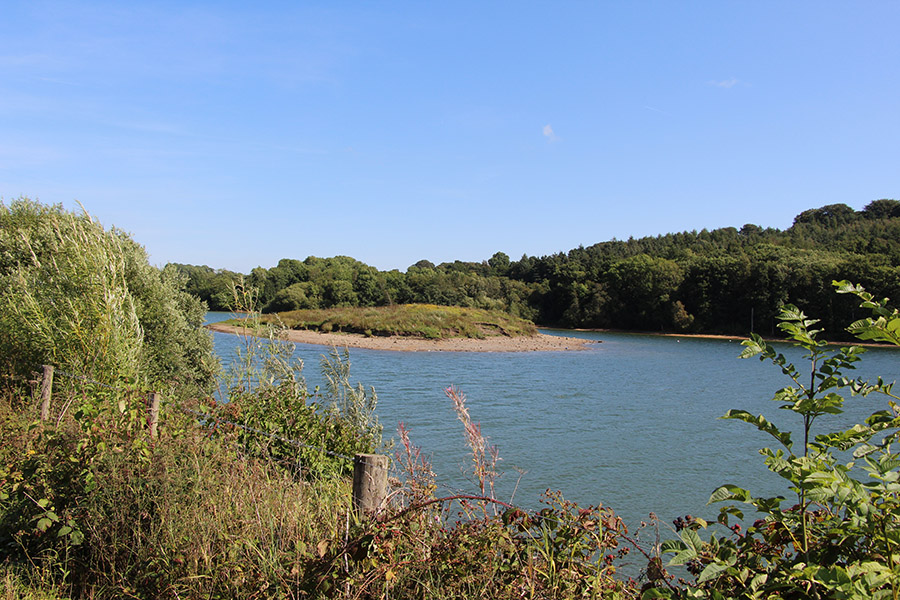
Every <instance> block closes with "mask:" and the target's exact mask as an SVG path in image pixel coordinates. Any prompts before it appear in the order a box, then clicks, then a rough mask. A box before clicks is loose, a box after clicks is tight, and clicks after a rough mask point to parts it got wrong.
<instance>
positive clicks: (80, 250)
mask: <svg viewBox="0 0 900 600" xmlns="http://www.w3.org/2000/svg"><path fill="white" fill-rule="evenodd" d="M184 283H185V278H183V277H182V276H181V275H179V273H178V272H177V270H176V269H174V268H171V269H167V270H164V271H161V270H159V269H157V268H155V267H152V266H151V265H150V264H149V262H148V260H147V254H146V252H145V251H144V249H143V248H142V247H141V246H140V245H138V244H137V243H135V242H134V241H133V240H132V239H131V238H130V237H129V236H128V235H126V234H125V233H123V232H121V231H118V230H115V229H112V230H109V231H107V230H104V228H103V227H102V226H101V225H100V224H99V223H97V222H95V221H94V220H93V219H92V218H91V216H90V215H88V214H87V213H86V212H82V213H81V214H74V213H70V212H67V211H65V210H63V208H62V207H61V206H44V205H41V204H39V203H37V202H33V201H31V200H28V199H26V198H22V199H19V200H16V201H13V202H12V203H11V204H10V205H9V206H7V205H5V204H2V203H0V356H2V358H0V361H2V363H0V370H2V372H3V373H4V374H7V375H15V376H25V375H29V374H30V373H31V372H32V371H34V370H36V369H38V368H39V367H40V365H41V364H52V365H55V366H57V367H61V368H63V369H65V370H67V371H70V372H72V373H74V374H78V375H83V376H87V377H90V378H92V379H96V380H98V381H103V382H107V381H114V380H116V379H117V378H120V377H125V378H137V379H142V380H146V381H153V382H161V381H172V380H175V379H178V380H180V381H182V382H185V381H191V382H194V383H196V384H198V385H200V386H202V387H204V388H208V387H209V386H210V385H211V384H212V382H213V375H214V373H215V371H216V369H217V364H216V361H215V360H214V358H213V355H212V339H211V336H210V335H209V333H208V332H206V331H205V330H204V329H203V328H202V324H203V318H204V313H205V310H206V308H205V306H204V305H203V304H202V303H201V302H200V301H199V300H197V299H196V298H194V297H192V296H191V295H189V294H187V293H186V292H184V291H183V289H182V287H183V285H184Z"/></svg>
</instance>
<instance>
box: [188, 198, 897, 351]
mask: <svg viewBox="0 0 900 600" xmlns="http://www.w3.org/2000/svg"><path fill="white" fill-rule="evenodd" d="M898 207H900V201H897V200H889V199H881V200H875V201H873V202H871V203H869V204H868V205H866V207H865V208H863V209H862V210H861V211H855V210H853V209H852V208H850V207H849V206H847V205H845V204H833V205H828V206H824V207H821V208H816V209H810V210H808V211H804V212H803V213H801V214H800V215H798V216H797V218H796V219H795V222H794V224H793V225H792V226H791V227H790V228H789V229H787V230H785V231H780V230H777V229H773V228H762V227H759V226H758V225H753V224H749V223H748V224H745V225H743V226H742V227H741V228H740V229H736V228H734V227H723V228H721V229H715V230H712V231H708V230H705V229H704V230H701V231H686V232H681V233H670V234H666V235H660V236H654V237H644V238H640V239H633V238H630V239H628V240H627V241H618V240H613V241H609V242H601V243H598V244H594V245H592V246H588V247H578V248H575V249H572V250H570V251H569V252H567V253H557V254H552V255H548V256H541V257H529V256H527V255H526V256H522V258H521V259H519V260H517V261H511V260H510V259H509V257H508V256H507V255H506V254H505V253H503V252H497V253H495V254H494V255H493V256H491V257H490V258H489V259H488V260H486V261H482V262H465V261H459V260H456V261H453V262H445V263H441V264H439V265H435V264H434V263H432V262H430V261H428V260H420V261H418V262H416V263H415V264H413V265H411V266H410V267H409V268H408V269H407V271H406V272H405V273H401V272H400V271H396V270H394V271H387V272H380V271H378V270H376V269H374V268H373V267H370V266H368V265H365V264H363V263H361V262H359V261H356V260H354V259H352V258H349V257H346V256H337V257H333V258H325V259H323V258H316V257H309V258H307V259H305V260H303V261H299V260H293V259H282V260H281V261H279V262H278V265H276V266H275V267H272V268H271V269H268V270H267V269H264V268H262V267H257V268H256V269H254V270H253V272H252V273H251V274H250V276H248V282H249V283H250V284H252V285H254V286H255V287H257V288H259V289H260V301H261V303H262V305H263V306H264V310H265V312H284V311H289V310H300V309H311V308H332V307H335V306H356V307H372V306H391V305H394V304H436V305H441V306H461V307H471V308H481V309H490V310H502V311H504V312H507V313H509V314H511V315H514V316H517V317H521V318H524V319H528V320H531V321H533V322H536V323H540V324H542V325H556V326H565V327H593V328H611V329H628V330H644V331H660V330H662V331H679V332H687V333H726V334H738V335H746V334H747V333H748V332H758V333H764V334H767V335H774V334H775V333H776V323H777V318H776V316H777V315H778V311H779V310H780V308H781V306H782V305H783V304H786V303H792V304H794V305H796V306H798V307H799V308H800V309H801V310H803V311H805V312H806V313H807V314H816V315H818V316H819V318H820V319H821V320H822V323H823V325H824V326H825V328H826V329H827V330H828V331H830V332H831V335H832V336H833V337H835V338H836V339H846V340H850V339H852V337H851V336H849V335H848V334H846V333H844V332H843V331H841V330H840V328H839V324H842V323H846V322H848V321H849V320H851V315H852V314H853V310H854V308H855V307H854V306H853V304H852V302H850V301H849V300H848V299H846V298H835V296H834V295H833V294H832V293H831V290H830V288H829V286H827V285H825V284H824V283H823V282H827V281H830V280H832V279H852V280H853V281H857V282H859V283H860V284H862V285H865V286H866V288H867V289H869V290H871V291H872V292H873V294H875V295H876V296H891V297H900V208H898ZM179 268H180V269H183V270H184V272H186V273H187V274H188V275H189V277H190V281H189V285H190V286H191V287H190V289H191V290H192V291H193V292H194V293H196V294H197V295H198V296H199V297H201V298H203V299H205V300H206V301H207V302H209V304H210V306H215V305H217V304H219V303H220V300H221V297H222V291H221V290H222V289H223V287H222V286H223V285H224V283H225V282H226V281H227V280H228V279H229V278H233V275H234V274H229V273H228V272H224V271H213V270H212V269H209V268H208V267H191V266H186V265H180V266H179ZM213 282H215V284H213Z"/></svg>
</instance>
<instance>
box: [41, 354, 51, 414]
mask: <svg viewBox="0 0 900 600" xmlns="http://www.w3.org/2000/svg"><path fill="white" fill-rule="evenodd" d="M52 395H53V365H44V377H43V379H41V421H48V420H49V419H50V396H52Z"/></svg>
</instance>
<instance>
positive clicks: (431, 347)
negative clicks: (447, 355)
mask: <svg viewBox="0 0 900 600" xmlns="http://www.w3.org/2000/svg"><path fill="white" fill-rule="evenodd" d="M206 328H207V329H209V330H210V331H218V332H220V333H230V334H233V335H252V333H251V331H250V330H249V329H246V328H244V327H236V326H234V325H224V324H222V323H210V324H209V325H206ZM284 335H285V339H287V340H288V341H291V342H295V343H298V344H315V345H318V346H333V347H338V348H344V347H347V348H365V349H367V350H387V351H391V352H573V351H578V350H584V349H586V347H587V346H589V345H593V344H597V343H599V342H598V341H597V340H586V339H582V338H575V337H566V336H557V335H547V334H545V333H538V334H537V335H535V336H528V337H525V336H519V337H501V336H492V337H487V338H483V339H476V338H445V339H442V340H427V339H424V338H417V337H404V336H389V337H380V336H374V337H366V336H364V335H362V334H359V333H322V332H320V331H309V330H306V329H288V330H285V331H284Z"/></svg>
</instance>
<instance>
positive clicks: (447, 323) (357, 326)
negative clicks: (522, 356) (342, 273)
mask: <svg viewBox="0 0 900 600" xmlns="http://www.w3.org/2000/svg"><path fill="white" fill-rule="evenodd" d="M261 320H262V321H263V322H264V323H275V322H278V321H279V320H280V322H281V323H282V324H283V325H284V326H285V327H287V328H289V329H308V330H312V331H321V332H324V333H332V332H336V333H342V332H343V333H361V334H364V335H367V336H404V337H418V338H425V339H444V338H476V339H483V338H487V337H492V336H506V337H519V336H532V335H536V334H537V327H535V325H534V323H532V322H531V321H526V320H525V319H519V318H516V317H513V316H510V315H509V314H507V313H504V312H501V311H497V310H482V309H477V308H463V307H459V306H436V305H434V304H400V305H394V306H379V307H345V308H329V309H309V310H294V311H290V312H282V313H277V314H273V315H263V316H262V317H261ZM234 324H235V325H241V324H242V323H241V322H239V321H235V322H234Z"/></svg>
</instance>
